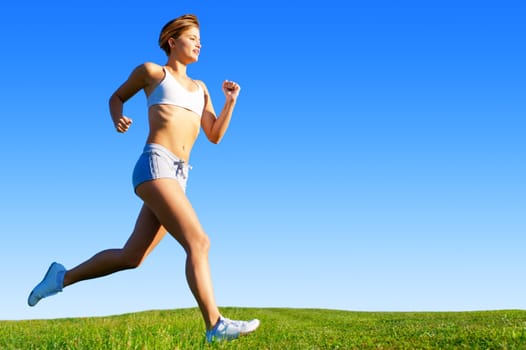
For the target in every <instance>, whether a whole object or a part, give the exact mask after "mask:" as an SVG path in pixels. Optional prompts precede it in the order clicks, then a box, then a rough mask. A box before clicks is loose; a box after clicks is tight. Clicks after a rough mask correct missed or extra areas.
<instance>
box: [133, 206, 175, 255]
mask: <svg viewBox="0 0 526 350" xmlns="http://www.w3.org/2000/svg"><path fill="white" fill-rule="evenodd" d="M165 235H166V229H165V228H164V227H163V226H162V225H161V224H160V223H159V220H157V217H156V216H155V214H154V213H153V212H152V211H151V210H150V208H148V206H146V205H143V206H142V208H141V211H140V213H139V216H138V217H137V222H136V223H135V228H134V229H133V233H132V234H131V236H130V238H129V239H128V241H127V242H126V244H125V245H124V251H125V252H126V253H127V254H130V255H134V256H136V257H137V258H138V259H139V260H140V261H142V260H143V259H144V258H146V256H147V255H148V254H150V253H151V251H152V250H153V249H154V248H155V247H156V246H157V244H159V242H160V241H161V240H162V239H163V238H164V236H165Z"/></svg>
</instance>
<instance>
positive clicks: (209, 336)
mask: <svg viewBox="0 0 526 350" xmlns="http://www.w3.org/2000/svg"><path fill="white" fill-rule="evenodd" d="M258 327H259V320H251V321H233V320H229V319H228V318H224V317H223V316H221V317H220V318H219V321H218V322H217V323H216V325H215V326H214V328H212V329H211V330H209V331H206V340H207V341H208V342H209V343H211V342H213V341H223V340H231V339H237V338H239V337H240V336H242V335H246V334H248V333H252V332H254V331H255V330H256V328H258Z"/></svg>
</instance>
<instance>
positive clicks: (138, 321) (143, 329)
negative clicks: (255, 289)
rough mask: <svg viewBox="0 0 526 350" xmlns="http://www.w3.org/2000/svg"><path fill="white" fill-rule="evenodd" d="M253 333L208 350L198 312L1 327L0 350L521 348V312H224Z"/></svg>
mask: <svg viewBox="0 0 526 350" xmlns="http://www.w3.org/2000/svg"><path fill="white" fill-rule="evenodd" d="M222 312H223V313H224V314H225V315H226V316H228V317H229V318H232V319H236V318H240V319H245V318H252V317H257V318H259V319H260V320H261V321H262V324H261V327H260V328H259V329H258V331H257V332H256V333H254V334H252V335H250V336H247V337H243V338H241V339H238V340H235V341H233V342H230V343H220V344H211V345H208V344H206V343H205V341H204V326H203V324H202V321H201V317H200V314H199V311H198V310H197V309H182V310H171V311H147V312H141V313H133V314H125V315H119V316H112V317H94V318H69V319H56V320H31V321H1V322H0V349H2V350H4V349H23V350H28V349H39V350H40V349H60V350H64V349H90V350H91V349H127V350H128V349H152V350H153V349H154V350H163V349H285V350H289V349H521V350H522V349H526V311H517V310H510V311H484V312H432V313H429V312H418V313H401V312H399V313H396V312H348V311H334V310H317V309H248V308H222Z"/></svg>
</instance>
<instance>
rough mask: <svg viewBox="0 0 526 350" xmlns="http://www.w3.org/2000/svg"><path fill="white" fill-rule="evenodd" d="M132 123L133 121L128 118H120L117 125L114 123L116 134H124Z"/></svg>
mask: <svg viewBox="0 0 526 350" xmlns="http://www.w3.org/2000/svg"><path fill="white" fill-rule="evenodd" d="M132 123H133V120H131V119H130V118H128V117H125V116H122V117H120V118H119V120H117V123H115V129H116V130H117V132H120V133H124V132H126V131H128V129H129V128H130V125H132Z"/></svg>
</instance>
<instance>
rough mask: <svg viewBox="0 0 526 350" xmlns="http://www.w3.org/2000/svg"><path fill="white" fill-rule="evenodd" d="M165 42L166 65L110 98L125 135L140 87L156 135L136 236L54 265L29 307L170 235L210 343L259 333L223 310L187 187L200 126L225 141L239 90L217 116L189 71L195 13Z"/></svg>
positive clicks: (148, 153)
mask: <svg viewBox="0 0 526 350" xmlns="http://www.w3.org/2000/svg"><path fill="white" fill-rule="evenodd" d="M159 45H160V47H161V48H162V49H163V50H164V51H165V52H166V55H167V56H168V62H167V63H166V65H165V66H159V65H157V64H155V63H151V62H147V63H144V64H142V65H140V66H138V67H137V68H136V69H135V70H134V71H133V72H132V73H131V75H130V76H129V78H128V79H127V80H126V82H124V83H123V84H122V85H121V86H120V87H119V88H118V89H117V91H115V93H114V94H113V95H112V96H111V98H110V101H109V105H110V113H111V118H112V120H113V123H114V125H115V128H116V130H117V131H118V132H120V133H124V132H126V131H127V130H128V129H129V127H130V126H131V125H132V119H130V118H128V117H126V116H124V115H123V105H124V103H125V102H126V101H127V100H128V99H130V98H131V97H132V96H134V95H135V94H136V93H137V92H139V91H140V90H144V92H145V93H146V96H147V103H148V120H149V127H150V132H149V135H148V139H147V141H146V146H145V147H144V152H143V153H142V155H141V156H140V157H139V160H138V161H137V164H136V166H135V169H134V172H133V186H134V189H135V193H136V194H137V195H138V196H139V197H140V198H141V199H142V200H143V201H144V204H143V207H142V209H141V211H140V214H139V217H138V218H137V222H136V225H135V228H134V230H133V233H132V234H131V236H130V238H129V239H128V241H127V242H126V244H125V245H124V247H123V248H122V249H109V250H105V251H102V252H100V253H98V254H96V255H95V256H93V257H92V258H91V259H89V260H87V261H86V262H84V263H82V264H80V265H78V266H77V267H75V268H73V269H71V270H66V269H65V268H64V267H63V266H62V265H61V264H58V263H53V264H51V266H50V268H49V269H48V271H47V273H46V275H45V276H44V279H43V280H42V282H40V283H39V284H38V285H37V286H36V287H35V288H34V289H33V291H32V292H31V294H30V296H29V299H28V304H29V305H30V306H34V305H36V304H37V303H38V301H39V300H40V299H42V298H45V297H47V296H50V295H54V294H56V293H58V292H61V291H62V289H63V287H66V286H69V285H71V284H73V283H76V282H79V281H83V280H87V279H91V278H96V277H101V276H105V275H108V274H111V273H114V272H117V271H121V270H125V269H130V268H135V267H137V266H139V265H140V264H141V262H142V261H143V260H144V259H145V258H146V256H147V255H148V254H149V253H150V252H151V251H152V250H153V248H155V246H156V245H157V244H158V243H159V242H160V241H161V239H162V238H163V237H164V236H165V234H166V232H170V234H171V235H172V236H173V237H174V238H175V239H176V240H177V241H178V242H179V243H180V244H181V245H182V247H183V248H184V250H185V251H186V254H187V259H186V277H187V281H188V285H189V287H190V289H191V291H192V293H193V295H194V297H195V299H196V300H197V303H198V305H199V308H200V310H201V313H202V315H203V319H204V322H205V325H206V329H207V331H206V338H207V340H208V341H209V342H210V341H214V340H228V339H234V338H237V337H238V336H240V335H243V334H247V333H250V332H252V331H254V330H255V329H256V328H257V327H258V326H259V321H258V320H252V321H232V320H229V319H226V318H224V317H223V316H222V315H221V314H220V312H219V309H218V307H217V305H216V302H215V300H214V293H213V289H212V280H211V277H210V268H209V263H208V250H209V246H210V242H209V239H208V236H207V235H206V233H205V232H204V230H203V228H202V227H201V225H200V223H199V220H198V218H197V215H196V213H195V212H194V210H193V208H192V206H191V204H190V202H189V201H188V198H187V197H186V195H185V189H186V181H187V176H188V170H189V166H188V159H189V158H190V152H191V150H192V146H193V145H194V142H195V140H196V138H197V136H198V133H199V129H200V128H202V129H203V131H204V133H205V135H206V136H207V138H208V139H209V140H210V141H211V142H213V143H216V144H217V143H219V142H220V141H221V139H222V138H223V136H224V134H225V132H226V130H227V128H228V124H229V123H230V119H231V117H232V112H233V110H234V106H235V105H236V101H237V98H238V95H239V91H240V87H239V85H238V84H237V83H235V82H233V81H225V82H223V86H222V88H223V92H224V94H225V97H226V101H225V104H224V106H223V109H222V110H221V113H220V114H219V116H216V113H215V111H214V107H213V105H212V100H211V98H210V94H209V93H208V89H207V87H206V85H205V84H204V83H203V82H202V81H198V80H192V79H191V78H189V77H188V76H187V74H186V68H187V66H188V65H189V64H191V63H194V62H197V60H198V58H199V52H200V50H201V43H200V32H199V22H198V19H197V17H195V16H194V15H183V16H181V17H179V18H176V19H174V20H172V21H170V22H168V23H167V24H166V25H165V26H164V27H163V29H162V30H161V34H160V37H159Z"/></svg>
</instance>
